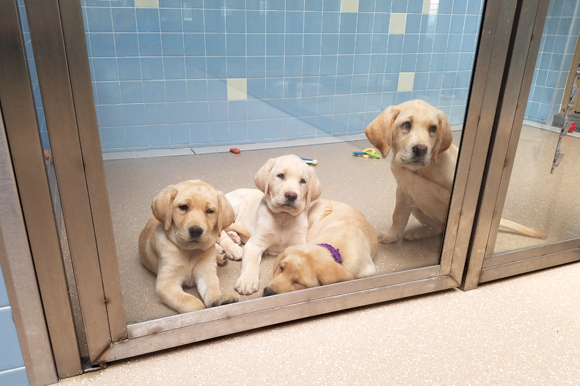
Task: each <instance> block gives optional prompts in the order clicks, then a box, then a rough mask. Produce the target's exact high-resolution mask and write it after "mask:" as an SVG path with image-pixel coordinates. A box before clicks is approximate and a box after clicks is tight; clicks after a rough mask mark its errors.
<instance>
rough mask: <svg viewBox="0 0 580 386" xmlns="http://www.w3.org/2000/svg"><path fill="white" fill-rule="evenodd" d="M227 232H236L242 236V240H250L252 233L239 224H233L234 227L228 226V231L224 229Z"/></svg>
mask: <svg viewBox="0 0 580 386" xmlns="http://www.w3.org/2000/svg"><path fill="white" fill-rule="evenodd" d="M224 230H225V231H226V232H230V231H233V232H236V233H237V234H238V235H240V237H241V238H242V240H246V241H247V240H248V239H249V238H250V236H251V235H250V232H248V230H247V229H246V228H245V227H244V226H242V225H240V224H237V223H233V224H232V225H230V226H228V227H227V228H226V229H224Z"/></svg>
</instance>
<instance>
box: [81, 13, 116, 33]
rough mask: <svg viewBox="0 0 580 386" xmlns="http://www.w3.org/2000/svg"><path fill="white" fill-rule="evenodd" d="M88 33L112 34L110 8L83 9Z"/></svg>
mask: <svg viewBox="0 0 580 386" xmlns="http://www.w3.org/2000/svg"><path fill="white" fill-rule="evenodd" d="M85 10H86V12H87V21H88V27H89V32H113V20H112V16H111V9H110V8H93V7H87V8H85Z"/></svg>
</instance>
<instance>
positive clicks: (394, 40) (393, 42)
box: [387, 35, 405, 54]
mask: <svg viewBox="0 0 580 386" xmlns="http://www.w3.org/2000/svg"><path fill="white" fill-rule="evenodd" d="M404 37H405V35H389V44H388V46H387V52H388V53H392V54H396V53H401V52H403V40H404Z"/></svg>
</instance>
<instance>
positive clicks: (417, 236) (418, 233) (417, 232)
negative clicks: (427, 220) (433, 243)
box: [403, 226, 441, 241]
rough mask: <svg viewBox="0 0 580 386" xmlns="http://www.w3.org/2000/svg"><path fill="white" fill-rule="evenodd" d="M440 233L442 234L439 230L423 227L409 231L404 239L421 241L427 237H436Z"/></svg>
mask: <svg viewBox="0 0 580 386" xmlns="http://www.w3.org/2000/svg"><path fill="white" fill-rule="evenodd" d="M439 233H441V232H439V231H438V230H437V229H434V228H429V227H426V226H422V227H418V228H413V229H409V230H408V231H407V232H405V234H404V235H403V238H404V239H405V240H409V241H411V240H421V239H425V238H427V237H431V236H435V235H437V234H439Z"/></svg>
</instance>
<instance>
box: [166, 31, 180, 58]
mask: <svg viewBox="0 0 580 386" xmlns="http://www.w3.org/2000/svg"><path fill="white" fill-rule="evenodd" d="M161 44H162V47H163V55H165V56H183V55H184V52H183V34H176V33H163V34H161Z"/></svg>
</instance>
